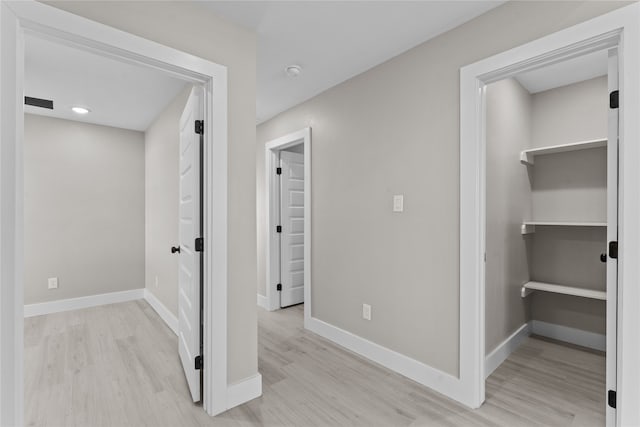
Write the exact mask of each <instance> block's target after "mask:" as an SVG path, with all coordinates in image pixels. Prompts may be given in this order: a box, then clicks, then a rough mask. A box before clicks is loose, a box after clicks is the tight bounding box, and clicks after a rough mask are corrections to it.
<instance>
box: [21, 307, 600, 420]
mask: <svg viewBox="0 0 640 427" xmlns="http://www.w3.org/2000/svg"><path fill="white" fill-rule="evenodd" d="M302 315H303V307H302V306H296V307H291V308H289V309H286V310H280V311H278V312H266V311H264V310H262V309H258V318H259V362H258V363H259V370H260V372H261V373H262V376H263V392H264V393H263V396H262V397H261V398H259V399H256V400H254V401H251V402H249V403H247V404H245V405H242V406H240V407H238V408H234V409H232V410H230V411H227V412H226V413H224V414H221V415H219V416H217V417H215V418H210V417H208V416H207V415H206V414H205V413H204V411H203V410H202V407H201V406H200V405H194V404H193V403H192V402H191V400H190V397H189V392H188V388H187V384H186V381H185V379H184V375H183V372H182V370H181V366H180V361H179V358H178V353H177V338H176V336H175V335H174V334H173V333H172V332H171V330H170V329H169V328H168V327H166V325H165V324H164V323H163V322H162V320H161V319H160V318H159V316H158V315H157V314H156V313H155V311H154V310H153V309H152V308H151V307H150V306H149V305H148V304H147V303H146V302H145V301H142V300H140V301H133V302H127V303H122V304H113V305H108V306H102V307H94V308H90V309H86V310H77V311H72V312H66V313H56V314H50V315H45V316H38V317H32V318H29V319H25V396H26V397H25V420H26V423H27V425H33V426H147V425H148V426H243V427H244V426H338V425H349V426H412V427H413V426H432V425H438V426H461V425H463V426H496V425H503V426H540V425H545V426H592V425H593V426H597V425H604V416H605V413H604V408H605V406H604V405H605V402H604V387H605V359H604V357H603V355H602V354H601V353H597V352H591V351H585V350H584V349H580V348H576V347H574V346H569V345H564V344H560V343H556V342H551V341H548V340H544V339H539V338H536V337H531V338H529V339H527V340H526V341H525V343H524V344H523V345H522V346H521V347H520V348H518V350H516V351H515V352H514V353H513V354H512V355H511V356H510V357H509V359H508V360H507V361H505V363H503V364H502V365H501V366H500V367H499V368H498V369H497V370H496V371H495V372H494V373H493V374H492V375H491V376H490V377H489V378H488V380H487V385H486V393H487V400H486V402H485V404H484V405H483V406H482V407H481V408H480V409H478V410H475V411H472V410H469V409H467V408H465V407H463V406H461V405H459V404H457V403H456V402H454V401H452V400H450V399H448V398H446V397H444V396H442V395H440V394H438V393H435V392H433V391H430V390H428V389H426V388H425V387H422V386H421V385H419V384H417V383H415V382H413V381H410V380H408V379H406V378H404V377H402V376H401V375H398V374H396V373H394V372H391V371H389V370H388V369H385V368H383V367H381V366H379V365H376V364H375V363H372V362H369V361H368V360H366V359H362V358H360V357H358V356H357V355H355V354H353V353H351V352H349V351H348V350H345V349H344V348H342V347H339V346H336V345H334V344H333V343H331V342H329V341H327V340H325V339H323V338H321V337H319V336H317V335H315V334H313V333H310V332H308V331H305V330H304V329H303V327H302V324H303V321H302Z"/></svg>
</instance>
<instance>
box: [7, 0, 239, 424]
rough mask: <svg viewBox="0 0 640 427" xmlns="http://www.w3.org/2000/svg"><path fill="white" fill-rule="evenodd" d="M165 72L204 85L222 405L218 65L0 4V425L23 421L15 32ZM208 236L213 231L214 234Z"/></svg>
mask: <svg viewBox="0 0 640 427" xmlns="http://www.w3.org/2000/svg"><path fill="white" fill-rule="evenodd" d="M25 33H29V34H32V35H36V36H38V37H43V38H47V39H50V40H55V41H57V42H61V43H64V44H66V45H68V46H72V47H74V48H78V49H83V50H88V51H91V52H93V53H97V54H99V55H103V56H106V57H110V58H114V59H117V60H121V61H124V62H128V63H135V64H139V65H143V66H147V67H152V68H155V69H159V70H162V71H165V72H167V73H169V74H171V75H173V76H175V77H178V78H180V79H182V80H185V81H188V82H192V83H193V84H197V85H202V87H203V88H204V93H205V95H204V113H205V153H204V156H205V158H204V174H205V175H204V186H205V199H204V201H203V203H204V215H205V218H204V237H205V248H204V249H205V251H204V253H205V258H204V263H205V266H204V325H205V334H204V352H203V353H204V354H203V360H204V363H203V365H204V372H203V376H204V381H203V382H204V387H203V399H202V401H203V406H204V409H205V410H206V412H207V413H208V414H210V415H216V414H218V413H220V412H223V411H225V410H227V409H228V407H227V400H228V399H227V394H228V391H227V390H228V384H227V145H228V141H227V115H228V114H227V68H226V67H225V66H222V65H219V64H216V63H214V62H211V61H208V60H205V59H202V58H199V57H196V56H194V55H191V54H188V53H186V52H183V51H180V50H177V49H173V48H170V47H167V46H164V45H161V44H159V43H156V42H154V41H151V40H147V39H144V38H142V37H138V36H135V35H133V34H129V33H126V32H124V31H121V30H118V29H115V28H112V27H109V26H107V25H103V24H100V23H98V22H95V21H91V20H89V19H86V18H83V17H80V16H77V15H74V14H71V13H69V12H66V11H62V10H60V9H56V8H54V7H51V6H48V5H45V4H42V3H39V2H36V1H32V0H28V1H17V2H6V1H1V2H0V40H1V46H0V94H1V96H0V99H2V103H1V104H0V138H1V139H0V172H1V175H0V176H1V181H0V232H1V237H2V239H1V241H0V269H1V272H2V273H1V275H0V346H1V349H0V424H1V425H22V424H23V417H24V416H23V407H24V401H23V399H24V397H23V388H24V384H23V382H24V375H23V353H24V346H23V322H24V302H23V294H24V290H23V288H24V284H23V273H22V270H23V255H22V251H23V228H24V220H23V202H22V200H23V182H22V181H23V179H22V175H23V168H24V162H23V139H24V123H23V114H24V107H23V102H24V100H23V94H24V90H23V79H24V34H25ZM214 236H215V237H214Z"/></svg>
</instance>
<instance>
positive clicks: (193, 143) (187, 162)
mask: <svg viewBox="0 0 640 427" xmlns="http://www.w3.org/2000/svg"><path fill="white" fill-rule="evenodd" d="M202 102H203V98H202V95H201V89H200V88H194V89H193V90H192V91H191V95H190V96H189V99H188V101H187V105H186V106H185V109H184V112H183V113H182V116H181V118H180V199H179V226H178V227H179V228H178V233H179V239H180V254H179V268H178V353H179V355H180V361H181V362H182V367H183V368H184V373H185V376H186V379H187V383H188V385H189V391H190V392H191V397H192V398H193V401H194V402H198V401H199V400H200V398H201V390H200V370H197V369H196V368H195V358H196V357H197V356H199V355H200V350H201V348H202V347H201V335H200V323H201V318H200V316H201V311H200V302H201V295H200V289H201V283H200V281H201V262H202V260H201V252H196V249H195V240H196V238H198V237H201V236H202V218H201V194H200V185H201V182H200V167H201V162H200V156H201V147H200V144H201V141H200V135H199V134H197V133H196V132H195V121H196V120H202V116H203V108H202Z"/></svg>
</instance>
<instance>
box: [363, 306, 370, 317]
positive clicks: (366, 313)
mask: <svg viewBox="0 0 640 427" xmlns="http://www.w3.org/2000/svg"><path fill="white" fill-rule="evenodd" d="M362 318H363V319H364V320H371V306H370V305H369V304H362Z"/></svg>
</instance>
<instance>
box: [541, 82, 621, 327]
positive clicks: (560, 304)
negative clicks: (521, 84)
mask: <svg viewBox="0 0 640 427" xmlns="http://www.w3.org/2000/svg"><path fill="white" fill-rule="evenodd" d="M608 105H609V101H608V90H607V78H606V77H599V78H596V79H591V80H587V81H584V82H581V83H577V84H573V85H570V86H564V87H561V88H557V89H554V90H549V91H545V92H539V93H537V94H535V95H533V96H532V106H533V109H532V124H533V126H532V133H531V135H532V141H531V142H532V146H533V147H540V146H545V145H556V144H565V143H569V142H578V141H585V140H590V139H598V138H606V137H607V120H608ZM531 170H532V173H533V174H532V175H533V181H532V186H531V189H532V201H533V218H535V219H539V220H552V221H553V220H555V221H562V220H575V221H594V222H600V221H606V217H607V212H606V207H607V199H606V196H607V156H606V149H605V148H597V149H591V150H585V151H580V152H571V153H562V154H555V155H553V156H541V157H538V158H537V159H536V164H535V166H534V167H532V168H531ZM605 251H606V230H605V229H604V228H601V229H589V228H578V229H576V228H573V227H566V228H560V229H555V228H554V229H551V228H544V227H538V228H537V229H536V233H535V237H534V238H533V248H532V260H531V274H532V279H534V280H539V281H546V282H551V283H560V284H565V285H570V286H579V287H583V288H589V289H598V290H604V289H605V282H606V265H605V264H603V263H601V262H600V260H599V256H600V253H602V252H605ZM605 308H606V303H605V302H604V301H598V300H593V299H587V298H577V297H572V296H566V295H557V294H550V293H546V292H534V293H533V295H532V319H534V320H541V321H545V322H549V323H555V324H559V325H563V326H569V327H572V328H577V329H581V330H585V331H589V332H595V333H599V334H604V333H605V332H606V310H605Z"/></svg>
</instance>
